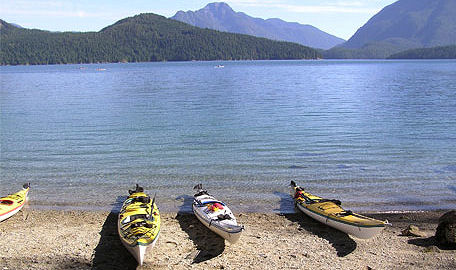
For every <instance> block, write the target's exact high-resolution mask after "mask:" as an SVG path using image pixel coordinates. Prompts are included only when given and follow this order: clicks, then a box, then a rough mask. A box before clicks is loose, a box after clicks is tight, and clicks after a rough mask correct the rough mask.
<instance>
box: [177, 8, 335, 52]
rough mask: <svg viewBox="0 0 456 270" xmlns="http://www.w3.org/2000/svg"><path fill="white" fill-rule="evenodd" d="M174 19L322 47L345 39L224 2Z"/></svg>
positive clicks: (198, 25)
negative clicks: (255, 14) (259, 15)
mask: <svg viewBox="0 0 456 270" xmlns="http://www.w3.org/2000/svg"><path fill="white" fill-rule="evenodd" d="M171 19H174V20H178V21H181V22H184V23H188V24H191V25H193V26H197V27H200V28H209V29H215V30H219V31H224V32H231V33H240V34H246V35H252V36H256V37H263V38H268V39H273V40H283V41H289V42H294V43H299V44H301V45H304V46H309V47H314V48H321V49H329V48H331V47H334V46H336V45H338V44H341V43H342V42H344V40H343V39H340V38H338V37H335V36H332V35H330V34H327V33H325V32H323V31H321V30H319V29H317V28H315V27H313V26H310V25H302V24H299V23H290V22H285V21H283V20H281V19H276V18H274V19H267V20H264V19H261V18H254V17H250V16H248V15H246V14H244V13H242V12H236V11H234V10H233V9H232V8H231V7H230V6H229V5H228V4H226V3H224V2H215V3H210V4H207V5H206V6H205V7H204V8H202V9H200V10H196V11H187V12H184V11H179V12H177V13H176V15H174V16H173V17H171Z"/></svg>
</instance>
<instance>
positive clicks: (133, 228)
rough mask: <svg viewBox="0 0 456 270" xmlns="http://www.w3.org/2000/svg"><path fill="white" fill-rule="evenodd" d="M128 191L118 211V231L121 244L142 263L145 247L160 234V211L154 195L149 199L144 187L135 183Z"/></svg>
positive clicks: (150, 245) (151, 243) (153, 242)
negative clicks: (134, 187) (133, 188)
mask: <svg viewBox="0 0 456 270" xmlns="http://www.w3.org/2000/svg"><path fill="white" fill-rule="evenodd" d="M129 193H130V196H128V198H127V199H126V200H125V202H124V203H123V205H122V208H121V210H120V212H119V217H118V221H117V227H118V233H119V236H120V241H121V242H122V244H123V245H124V246H125V247H126V248H127V250H128V251H129V252H130V253H131V254H132V255H133V257H135V259H136V261H138V263H139V265H142V264H143V262H144V258H145V255H146V250H147V248H149V247H153V246H154V245H155V242H156V241H157V239H158V236H159V234H160V213H159V212H158V207H157V205H156V204H155V197H154V198H153V199H151V198H150V197H149V196H148V195H147V194H145V193H144V188H142V187H140V186H138V185H136V189H135V190H129Z"/></svg>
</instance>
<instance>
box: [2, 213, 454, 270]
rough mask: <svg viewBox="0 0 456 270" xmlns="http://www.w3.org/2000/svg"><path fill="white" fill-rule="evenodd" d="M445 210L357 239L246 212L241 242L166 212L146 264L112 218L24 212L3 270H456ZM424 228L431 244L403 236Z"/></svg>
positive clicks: (395, 216)
mask: <svg viewBox="0 0 456 270" xmlns="http://www.w3.org/2000/svg"><path fill="white" fill-rule="evenodd" d="M443 213H444V212H442V211H430V212H409V213H374V214H368V215H369V216H371V217H374V218H377V219H381V220H384V219H388V220H389V221H390V222H391V223H392V224H393V226H391V227H387V228H386V229H385V230H384V231H383V232H382V233H381V234H379V235H377V236H375V237H374V238H372V239H369V240H359V239H356V238H352V237H350V236H348V235H346V234H344V233H342V232H339V231H337V230H334V229H332V228H330V227H327V226H325V225H322V224H320V223H318V222H316V221H314V220H312V219H310V218H308V217H306V216H305V215H303V214H302V213H294V214H273V213H268V214H262V213H241V214H238V215H237V219H238V222H239V223H240V224H243V225H245V227H246V230H245V232H244V233H243V235H242V236H241V238H240V240H239V242H238V243H236V244H233V245H230V244H229V243H228V242H227V241H226V242H225V241H224V240H223V239H221V238H220V237H218V236H217V235H215V234H214V233H212V232H211V231H209V230H208V229H207V228H206V227H204V225H202V224H201V223H200V222H199V221H198V220H197V219H196V217H194V216H193V215H192V214H191V213H162V230H161V235H160V238H159V240H158V242H157V244H156V246H155V247H154V248H152V249H149V250H148V253H147V256H146V259H145V264H144V265H143V266H142V267H137V265H136V261H135V260H134V259H133V257H132V256H131V255H130V254H129V253H128V252H127V250H126V249H125V248H124V247H123V246H122V244H121V243H120V240H119V237H118V235H117V223H116V222H117V214H116V213H112V212H95V211H94V212H91V211H56V210H36V209H25V210H23V211H21V212H19V213H18V214H16V215H15V216H13V217H11V218H10V219H8V220H5V221H3V222H1V223H0V246H1V247H2V248H1V249H0V270H7V269H279V268H281V269H307V268H320V269H456V251H455V250H441V249H439V248H437V247H436V246H434V244H435V243H434V238H433V236H434V233H435V229H436V227H437V223H438V218H439V217H440V216H441V215H442V214H443ZM410 224H413V225H417V226H418V227H419V228H420V229H421V230H422V231H424V232H425V233H426V234H427V237H424V238H423V237H421V238H420V237H407V236H400V234H401V231H402V230H403V229H405V228H406V227H407V226H408V225H410Z"/></svg>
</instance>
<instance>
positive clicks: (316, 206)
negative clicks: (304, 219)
mask: <svg viewBox="0 0 456 270" xmlns="http://www.w3.org/2000/svg"><path fill="white" fill-rule="evenodd" d="M291 188H292V195H293V198H294V201H295V204H296V207H297V208H298V209H299V210H301V211H302V212H303V213H304V214H306V215H308V216H310V217H311V218H313V219H315V220H317V221H320V222H321V223H323V224H326V225H328V226H331V227H333V228H335V229H337V230H340V231H343V232H345V233H347V234H350V235H353V236H355V237H357V238H361V239H368V238H371V237H373V236H374V235H376V234H378V233H379V232H381V231H382V230H383V229H384V228H385V226H386V225H390V224H389V223H388V221H380V220H376V219H373V218H370V217H366V216H362V215H360V214H356V213H353V212H352V211H349V210H345V209H343V208H342V207H341V206H340V205H341V203H340V201H338V200H329V199H324V198H321V197H318V196H315V195H312V194H310V193H308V192H305V191H304V189H303V188H301V187H299V186H297V185H296V183H295V182H294V181H291Z"/></svg>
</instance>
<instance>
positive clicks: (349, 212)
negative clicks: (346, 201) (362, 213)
mask: <svg viewBox="0 0 456 270" xmlns="http://www.w3.org/2000/svg"><path fill="white" fill-rule="evenodd" d="M336 215H337V216H339V217H346V216H351V215H353V212H352V211H350V210H345V211H343V212H340V213H337V214H336Z"/></svg>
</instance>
